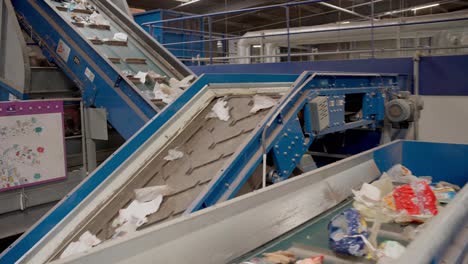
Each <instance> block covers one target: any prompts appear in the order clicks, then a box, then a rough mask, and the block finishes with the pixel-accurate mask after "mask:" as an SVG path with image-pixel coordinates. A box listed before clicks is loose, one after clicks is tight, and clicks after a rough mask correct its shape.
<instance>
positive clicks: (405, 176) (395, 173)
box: [383, 164, 418, 183]
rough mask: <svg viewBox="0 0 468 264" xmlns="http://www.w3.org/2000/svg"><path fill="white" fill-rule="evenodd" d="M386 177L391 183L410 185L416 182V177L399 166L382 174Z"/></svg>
mask: <svg viewBox="0 0 468 264" xmlns="http://www.w3.org/2000/svg"><path fill="white" fill-rule="evenodd" d="M386 175H388V176H389V177H390V179H392V181H393V182H400V183H410V182H414V181H417V180H418V177H416V176H413V173H412V172H411V171H410V170H409V169H408V168H406V167H405V166H403V165H401V164H396V165H394V166H393V167H392V168H390V169H389V170H388V171H387V173H384V174H383V176H384V177H385V176H386Z"/></svg>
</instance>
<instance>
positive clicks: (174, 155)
mask: <svg viewBox="0 0 468 264" xmlns="http://www.w3.org/2000/svg"><path fill="white" fill-rule="evenodd" d="M183 156H184V153H183V152H182V151H178V150H176V149H170V150H169V151H168V154H167V156H166V157H164V160H169V161H172V160H178V159H181V158H182V157H183Z"/></svg>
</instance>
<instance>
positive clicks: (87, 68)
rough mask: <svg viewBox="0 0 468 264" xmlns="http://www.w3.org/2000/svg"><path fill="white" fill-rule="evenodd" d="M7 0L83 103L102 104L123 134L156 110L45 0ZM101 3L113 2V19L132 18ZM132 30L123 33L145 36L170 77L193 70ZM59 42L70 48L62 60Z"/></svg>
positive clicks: (130, 132) (135, 27)
mask: <svg viewBox="0 0 468 264" xmlns="http://www.w3.org/2000/svg"><path fill="white" fill-rule="evenodd" d="M91 2H93V1H91ZM12 3H13V6H14V8H15V11H16V12H17V16H18V21H19V23H20V25H21V26H22V28H23V29H24V30H25V31H27V32H28V33H29V34H30V35H31V37H32V38H33V40H34V41H35V42H36V43H38V45H39V47H40V48H41V49H42V51H43V53H44V55H45V56H46V57H47V58H48V59H49V60H51V61H53V62H54V63H55V64H57V66H59V67H60V69H61V70H62V71H63V72H64V73H65V74H66V75H67V76H68V77H69V78H70V79H71V80H72V81H73V82H74V83H75V84H76V85H77V86H78V87H79V88H80V89H81V91H82V97H83V101H84V103H85V105H86V106H89V107H91V106H93V107H98V108H105V109H106V111H107V113H108V116H107V118H108V121H109V123H110V124H112V126H113V127H114V128H116V130H117V131H118V132H119V133H120V134H121V135H122V136H123V137H124V138H126V139H128V138H130V137H131V136H132V135H133V134H134V133H135V132H136V131H137V130H138V129H140V128H141V127H142V126H143V125H144V124H146V123H147V122H148V121H149V120H150V119H151V118H152V117H154V116H155V115H156V114H157V112H158V110H159V109H158V108H157V107H156V106H155V105H154V104H153V103H152V102H151V101H150V100H148V99H146V98H145V97H144V96H143V95H142V94H141V92H140V91H139V90H138V89H137V88H136V87H135V85H133V84H132V83H131V82H130V81H129V79H128V78H126V77H125V76H124V75H123V73H121V72H120V71H119V70H118V69H117V67H115V66H114V65H113V63H112V62H111V61H110V60H109V59H108V58H106V57H105V56H104V54H101V53H100V52H98V50H97V49H96V48H95V47H94V46H93V44H92V43H91V42H90V41H89V40H87V39H86V38H85V37H84V36H83V34H81V33H80V32H78V30H77V29H76V28H75V27H74V25H73V24H71V23H70V22H69V21H66V20H65V19H64V17H63V16H61V15H60V14H59V13H58V12H57V10H54V8H53V6H52V5H51V4H49V3H47V1H46V0H14V1H12ZM100 5H103V6H104V5H106V6H107V7H108V8H113V10H112V12H113V13H114V17H113V19H114V22H115V23H117V24H120V25H121V24H125V25H127V26H132V25H133V24H134V22H133V21H131V20H130V18H127V17H126V16H124V15H122V14H119V12H120V13H121V11H120V10H119V9H117V8H116V7H115V6H114V5H113V4H111V3H109V2H108V1H102V2H101V3H100ZM132 30H133V32H127V33H128V34H130V33H131V37H135V38H138V41H141V42H145V44H144V45H145V46H147V47H151V49H152V52H153V54H156V53H157V55H156V57H158V58H159V59H160V61H159V63H161V65H163V64H164V65H165V67H167V68H168V69H169V70H167V72H166V74H167V75H168V76H169V77H172V76H175V77H176V78H179V79H181V78H183V77H184V76H188V75H190V74H192V73H191V72H190V70H189V69H188V68H186V67H185V66H184V65H183V64H182V63H181V62H180V61H178V60H177V59H176V58H175V57H173V56H172V55H171V54H170V53H169V52H168V51H167V50H165V49H164V48H163V47H162V46H160V45H159V43H157V42H156V41H155V40H154V39H153V38H151V36H149V35H148V34H146V33H145V32H144V31H143V30H142V29H141V28H140V27H139V26H138V25H136V24H134V25H133V27H132ZM59 42H62V43H65V44H66V45H67V46H68V47H69V48H70V51H69V55H68V58H67V60H64V58H63V56H62V57H61V56H60V55H59V54H58V52H57V47H58V45H59ZM167 65H170V66H167ZM90 76H91V77H90Z"/></svg>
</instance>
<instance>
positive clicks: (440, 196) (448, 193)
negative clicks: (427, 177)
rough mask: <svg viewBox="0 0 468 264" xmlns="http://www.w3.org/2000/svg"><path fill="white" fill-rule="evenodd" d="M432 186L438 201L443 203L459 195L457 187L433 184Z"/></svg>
mask: <svg viewBox="0 0 468 264" xmlns="http://www.w3.org/2000/svg"><path fill="white" fill-rule="evenodd" d="M431 188H432V191H433V192H434V194H435V196H436V198H437V201H438V202H439V203H441V204H446V203H449V202H450V201H452V200H453V199H455V196H456V195H457V192H456V191H455V189H453V188H451V187H441V188H436V187H432V186H431Z"/></svg>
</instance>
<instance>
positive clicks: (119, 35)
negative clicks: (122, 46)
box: [113, 32, 128, 42]
mask: <svg viewBox="0 0 468 264" xmlns="http://www.w3.org/2000/svg"><path fill="white" fill-rule="evenodd" d="M113 40H117V41H125V42H126V41H127V40H128V35H127V34H125V33H122V32H118V33H115V34H114V38H113Z"/></svg>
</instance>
